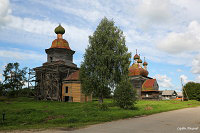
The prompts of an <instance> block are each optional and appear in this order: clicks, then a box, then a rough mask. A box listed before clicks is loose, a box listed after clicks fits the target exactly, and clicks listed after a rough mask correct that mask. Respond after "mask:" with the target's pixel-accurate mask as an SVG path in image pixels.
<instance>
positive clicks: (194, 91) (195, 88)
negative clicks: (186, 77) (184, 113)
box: [183, 82, 200, 101]
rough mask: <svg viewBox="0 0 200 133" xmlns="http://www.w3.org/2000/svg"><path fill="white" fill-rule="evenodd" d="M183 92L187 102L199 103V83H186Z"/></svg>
mask: <svg viewBox="0 0 200 133" xmlns="http://www.w3.org/2000/svg"><path fill="white" fill-rule="evenodd" d="M183 92H184V93H183V94H184V97H188V98H189V100H198V101H200V83H194V82H188V83H187V84H186V85H185V86H184V91H183Z"/></svg>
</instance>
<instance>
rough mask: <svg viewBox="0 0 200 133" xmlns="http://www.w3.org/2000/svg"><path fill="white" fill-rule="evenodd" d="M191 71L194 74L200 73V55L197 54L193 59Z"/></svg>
mask: <svg viewBox="0 0 200 133" xmlns="http://www.w3.org/2000/svg"><path fill="white" fill-rule="evenodd" d="M191 72H192V73H194V74H200V55H197V56H196V57H194V59H193V60H192V68H191Z"/></svg>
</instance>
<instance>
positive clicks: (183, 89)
mask: <svg viewBox="0 0 200 133" xmlns="http://www.w3.org/2000/svg"><path fill="white" fill-rule="evenodd" d="M181 85H182V95H183V91H185V94H186V96H187V99H188V100H189V97H188V95H187V92H186V90H185V88H184V86H183V79H182V78H181ZM182 101H184V95H183V97H182Z"/></svg>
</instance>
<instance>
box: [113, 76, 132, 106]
mask: <svg viewBox="0 0 200 133" xmlns="http://www.w3.org/2000/svg"><path fill="white" fill-rule="evenodd" d="M114 101H115V103H116V105H117V106H119V107H120V108H123V109H131V108H133V107H134V106H133V105H134V104H135V101H136V92H135V91H133V89H132V86H131V83H130V81H129V80H124V81H122V82H121V83H120V84H119V85H118V86H117V87H116V89H115V92H114Z"/></svg>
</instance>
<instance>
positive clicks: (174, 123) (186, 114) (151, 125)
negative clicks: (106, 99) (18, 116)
mask: <svg viewBox="0 0 200 133" xmlns="http://www.w3.org/2000/svg"><path fill="white" fill-rule="evenodd" d="M51 132H52V133H184V132H196V133H200V107H194V108H186V109H180V110H175V111H169V112H163V113H159V114H154V115H149V116H145V117H140V118H131V119H126V120H118V121H113V122H106V123H103V124H97V125H92V126H88V127H86V128H82V129H78V130H74V131H64V130H45V131H41V132H40V133H51ZM27 133H28V132H27ZM29 133H30V132H29Z"/></svg>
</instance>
